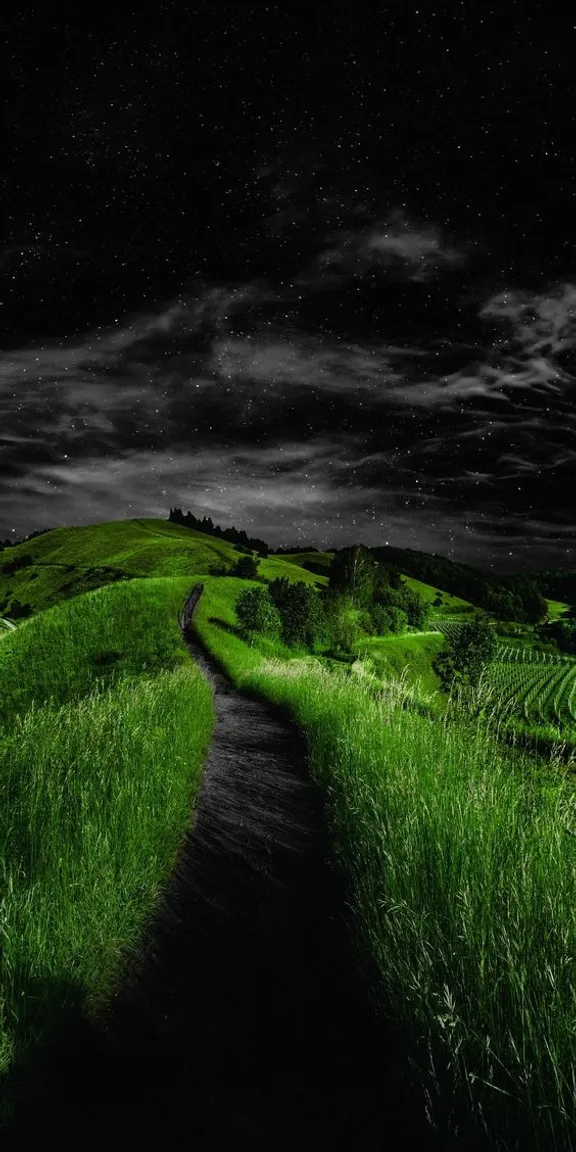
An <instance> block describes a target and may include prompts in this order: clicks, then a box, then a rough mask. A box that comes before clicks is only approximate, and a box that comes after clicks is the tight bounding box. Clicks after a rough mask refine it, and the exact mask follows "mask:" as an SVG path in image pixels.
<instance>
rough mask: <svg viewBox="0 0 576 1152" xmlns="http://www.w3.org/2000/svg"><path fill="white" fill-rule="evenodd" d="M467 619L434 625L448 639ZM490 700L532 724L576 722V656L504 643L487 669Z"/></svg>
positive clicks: (525, 645) (511, 716) (446, 621)
mask: <svg viewBox="0 0 576 1152" xmlns="http://www.w3.org/2000/svg"><path fill="white" fill-rule="evenodd" d="M463 624H464V621H463V620H461V621H457V620H449V619H442V618H438V619H436V620H433V621H431V623H430V626H431V627H432V628H434V629H435V630H436V631H438V632H441V633H442V635H444V636H446V638H447V639H451V638H452V637H454V636H455V635H456V634H457V632H458V630H459V628H461V627H462V625H463ZM486 685H487V687H488V688H489V689H491V690H492V691H491V700H490V704H491V705H493V706H496V707H497V708H498V710H499V711H500V710H501V711H502V712H503V713H504V714H505V715H506V716H508V717H510V718H514V719H516V720H522V721H524V722H525V723H526V724H530V725H545V724H553V725H555V726H556V727H558V728H560V729H562V728H563V727H565V728H573V726H574V725H575V724H576V657H574V656H569V655H567V654H566V653H563V652H553V651H550V652H547V651H545V650H544V649H540V648H537V647H534V646H531V645H529V644H516V645H515V644H506V643H504V644H503V643H500V644H498V647H497V649H496V657H495V659H494V660H493V661H492V663H491V664H490V665H489V668H488V669H487V672H486Z"/></svg>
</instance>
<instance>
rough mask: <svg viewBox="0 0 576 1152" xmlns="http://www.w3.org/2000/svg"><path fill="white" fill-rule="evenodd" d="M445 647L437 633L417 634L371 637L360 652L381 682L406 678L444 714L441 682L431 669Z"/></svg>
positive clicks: (361, 646)
mask: <svg viewBox="0 0 576 1152" xmlns="http://www.w3.org/2000/svg"><path fill="white" fill-rule="evenodd" d="M443 647H444V637H443V636H441V635H440V634H439V633H437V632H432V633H429V632H414V633H406V634H405V635H399V636H395V635H392V636H370V637H366V638H365V639H364V640H361V641H360V642H359V644H358V648H359V650H360V653H361V655H362V656H364V657H366V658H367V659H368V661H369V663H370V665H371V667H372V669H373V671H374V673H375V675H377V676H379V677H380V678H381V679H387V680H389V679H391V678H393V677H397V678H400V677H401V676H405V677H406V681H407V684H409V685H410V686H411V687H412V688H414V689H415V690H417V689H418V688H419V687H420V688H422V690H423V691H424V693H426V694H427V695H428V696H430V697H431V698H432V701H433V703H432V707H433V708H434V709H435V710H437V711H441V710H443V709H444V708H445V705H446V699H447V698H446V695H445V693H444V692H443V691H442V687H441V684H440V679H439V677H438V676H437V675H436V673H435V672H434V670H433V668H432V661H433V659H434V657H435V656H436V655H437V654H438V652H440V650H441V649H442V648H443Z"/></svg>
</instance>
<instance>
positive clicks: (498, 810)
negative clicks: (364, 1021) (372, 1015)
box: [195, 579, 576, 1152]
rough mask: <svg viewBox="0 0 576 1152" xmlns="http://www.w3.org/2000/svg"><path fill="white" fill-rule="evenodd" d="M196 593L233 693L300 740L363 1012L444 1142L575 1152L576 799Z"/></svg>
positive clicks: (500, 750) (486, 739)
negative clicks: (351, 945) (258, 704)
mask: <svg viewBox="0 0 576 1152" xmlns="http://www.w3.org/2000/svg"><path fill="white" fill-rule="evenodd" d="M204 584H205V591H204V595H203V596H202V598H201V600H200V603H199V605H198V608H197V612H196V616H195V627H196V628H197V631H198V634H199V636H200V637H201V639H202V640H203V642H204V643H205V644H206V645H207V646H208V648H209V649H210V650H211V651H212V652H213V654H214V655H215V657H216V658H217V659H218V660H219V661H220V662H221V664H222V665H223V666H224V667H225V668H226V669H227V671H228V673H229V674H230V676H231V677H232V678H233V680H234V682H235V683H236V684H237V685H239V686H243V687H244V688H248V689H251V690H253V691H257V692H259V693H260V694H261V695H262V696H263V697H265V698H266V699H267V700H270V701H272V702H275V703H278V704H281V705H283V706H285V707H286V708H287V709H288V710H289V712H290V714H291V715H292V716H293V717H294V718H295V720H296V721H297V723H298V724H299V726H300V727H301V729H302V730H303V731H304V732H305V733H306V737H307V741H308V749H309V758H310V766H311V769H312V772H313V775H314V778H315V779H316V780H317V781H318V782H319V783H320V784H321V785H322V787H323V788H324V790H325V792H326V794H327V795H328V797H329V800H330V819H331V825H332V835H333V838H334V843H335V845H336V848H337V852H338V855H339V858H340V860H341V862H342V865H343V868H344V869H345V872H346V875H347V877H348V885H349V926H350V932H351V934H352V937H353V938H354V940H355V941H356V943H357V946H358V955H359V956H362V957H366V972H367V974H368V976H369V978H370V980H371V981H372V986H373V995H374V1003H375V1004H376V1005H378V1008H379V1011H380V1012H381V1013H382V1014H384V1015H388V1016H389V1017H390V1018H392V1019H394V1020H396V1021H399V1022H401V1024H402V1025H403V1026H404V1036H405V1038H406V1045H407V1054H408V1057H409V1060H410V1063H411V1069H412V1079H413V1083H414V1086H415V1088H416V1089H418V1090H419V1091H420V1092H421V1093H422V1094H423V1095H424V1096H425V1098H426V1101H427V1108H428V1112H429V1115H430V1117H431V1119H432V1121H433V1123H434V1126H435V1128H436V1130H437V1132H438V1133H439V1135H440V1137H441V1140H442V1146H443V1147H444V1148H445V1149H457V1148H458V1149H460V1148H462V1149H463V1148H478V1149H488V1148H492V1149H501V1150H503V1152H504V1150H505V1152H509V1150H516V1149H517V1150H518V1152H520V1150H521V1149H522V1150H530V1152H536V1150H538V1152H542V1150H544V1149H546V1150H547V1149H550V1150H554V1152H556V1150H558V1152H559V1150H562V1152H569V1150H572V1149H573V1148H574V1146H575V1132H576V1126H575V1123H574V1094H575V1089H576V1074H575V1056H576V1043H575V1032H574V1021H575V1019H576V982H575V980H574V959H573V958H574V955H575V949H576V901H575V899H574V895H575V893H574V887H575V874H576V856H575V852H576V847H575V845H576V839H575V838H574V837H572V836H569V835H567V829H573V830H574V831H576V801H575V794H574V789H573V787H572V785H571V783H570V781H569V779H568V778H567V776H566V773H565V772H563V771H561V770H557V771H555V770H554V769H553V766H551V768H550V771H549V772H548V773H542V772H536V771H535V770H534V762H533V760H532V759H531V758H530V757H529V756H528V755H523V754H522V753H521V752H519V751H518V750H514V753H513V752H512V750H510V749H507V748H506V747H505V746H503V745H502V744H500V743H498V741H497V740H496V739H495V737H494V734H493V732H492V731H491V729H490V726H489V725H487V724H486V723H485V721H484V720H483V719H482V718H478V719H477V720H475V721H469V722H468V723H467V724H464V723H463V722H461V723H457V722H455V721H454V720H453V719H452V720H450V719H449V718H448V717H446V718H445V719H436V720H430V719H425V718H423V717H422V716H421V715H420V714H419V713H418V710H417V709H413V708H412V707H411V701H412V700H414V699H415V696H414V691H413V689H411V688H410V686H409V685H407V684H406V683H405V682H404V683H402V682H401V681H398V680H393V681H390V682H388V683H385V684H383V685H382V687H381V690H380V694H379V696H378V695H377V694H376V695H375V693H374V687H373V685H365V684H364V683H363V681H362V679H361V678H356V682H355V680H354V677H351V676H350V675H347V676H344V675H338V673H337V672H336V671H330V672H329V671H328V670H327V669H326V667H325V666H323V665H322V662H321V661H319V660H316V661H314V660H310V659H308V660H303V659H301V660H298V659H295V660H287V659H285V658H282V659H280V658H274V656H273V653H272V652H271V650H270V646H268V648H267V652H265V653H262V652H259V651H258V650H257V648H255V647H252V648H249V647H247V646H246V645H245V644H243V642H242V640H241V639H240V638H239V637H238V636H236V635H234V634H233V633H232V632H231V631H230V630H229V629H230V627H232V626H233V618H234V617H233V600H234V596H235V595H236V591H235V589H234V588H233V587H231V582H230V581H219V580H217V579H208V580H206V581H205V582H204ZM218 619H223V620H224V621H225V622H226V623H227V625H228V627H227V628H222V627H220V626H219V625H218V624H217V623H215V622H214V621H215V620H218ZM283 657H285V654H283ZM374 1059H375V1060H377V1059H378V1053H374ZM383 1128H385V1117H383Z"/></svg>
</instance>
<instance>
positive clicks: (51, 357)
mask: <svg viewBox="0 0 576 1152" xmlns="http://www.w3.org/2000/svg"><path fill="white" fill-rule="evenodd" d="M447 8H450V10H451V11H452V13H453V15H452V16H451V17H450V18H449V17H448V16H447V15H446V14H445V13H446V10H445V9H444V10H440V9H438V8H437V7H436V6H435V5H434V4H427V3H423V4H422V6H421V7H420V8H419V9H418V8H417V7H415V6H413V5H410V4H407V3H396V4H388V5H384V6H382V8H381V7H380V6H379V5H362V4H358V3H350V0H347V2H346V3H343V2H336V3H335V2H333V0H330V3H316V4H315V3H307V4H305V5H302V4H300V3H284V4H248V3H247V4H242V3H230V4H218V3H203V4H194V3H192V4H190V5H185V4H183V3H164V4H157V5H155V6H154V11H153V12H152V13H151V14H149V15H144V16H142V15H141V14H140V12H139V11H138V10H137V9H135V11H134V12H130V11H128V10H127V9H126V8H125V7H124V6H122V5H118V9H119V10H121V11H122V15H121V16H120V17H118V18H117V19H115V20H114V22H113V23H112V22H111V18H110V17H106V19H104V18H101V17H100V16H99V14H98V11H97V10H94V12H93V13H92V14H91V10H89V9H85V8H83V7H80V8H78V7H76V8H72V7H71V8H70V12H71V13H72V15H70V17H69V18H66V17H59V16H58V14H56V16H54V14H53V13H52V12H51V10H50V6H44V7H43V8H41V9H39V10H38V11H34V10H33V9H28V10H27V11H26V12H23V13H20V14H15V15H12V16H11V17H10V20H9V22H8V24H7V25H5V44H4V49H3V55H2V71H3V74H4V76H5V77H6V80H7V93H8V95H7V104H6V111H5V116H6V127H5V136H4V146H3V149H2V154H3V155H2V188H3V192H4V202H5V215H4V233H3V237H2V244H1V245H0V300H1V306H0V323H1V351H0V357H1V377H0V380H1V382H0V539H4V538H6V537H10V538H12V539H14V538H16V537H22V536H24V535H26V534H28V533H30V532H33V531H35V530H37V529H43V528H55V527H58V526H60V525H63V524H94V523H97V522H99V521H102V520H115V519H125V518H128V517H137V516H153V517H161V518H165V517H167V515H168V511H169V509H170V507H173V506H175V505H178V506H179V507H182V508H183V510H184V511H186V510H188V509H190V510H191V511H192V512H194V514H195V515H200V516H202V515H204V514H205V515H209V516H212V518H213V520H214V521H215V522H216V523H219V524H221V525H222V526H229V525H230V524H234V525H235V526H236V527H237V528H244V529H245V530H246V531H247V532H248V534H249V535H255V536H258V537H261V538H263V539H264V540H266V541H267V542H268V543H269V545H270V547H272V548H275V547H283V546H284V547H286V546H289V545H303V544H307V543H311V544H313V545H315V546H316V547H320V548H321V547H329V546H335V547H341V546H343V545H346V544H351V543H359V542H361V543H364V544H368V545H370V544H372V545H381V544H386V543H390V544H392V545H395V546H398V547H409V548H417V549H422V550H423V551H428V552H437V553H439V554H442V555H445V556H449V557H451V558H453V559H455V560H461V561H465V562H467V563H471V564H477V565H479V566H481V567H489V566H491V565H492V566H493V567H494V568H495V569H498V570H500V571H506V572H513V571H519V570H522V569H525V570H530V569H536V568H542V567H547V566H563V567H568V568H569V567H576V547H575V545H576V532H575V520H576V509H575V494H576V437H575V430H576V419H575V415H576V412H575V405H574V395H575V391H574V390H575V380H576V167H575V159H576V155H575V153H576V86H575V75H576V73H575V72H574V59H575V50H576V36H575V27H574V20H573V18H572V19H571V21H570V22H569V23H567V24H566V26H564V27H563V26H561V25H560V24H559V16H558V14H557V15H556V16H555V18H554V19H553V20H552V19H551V18H549V6H546V5H542V6H540V5H539V4H537V3H534V4H531V5H524V4H521V3H513V2H509V3H494V4H491V3H489V2H482V3H474V2H468V0H467V2H466V3H463V4H461V5H456V4H454V5H451V6H447ZM74 13H75V15H74ZM87 13H88V14H87ZM58 21H59V22H58Z"/></svg>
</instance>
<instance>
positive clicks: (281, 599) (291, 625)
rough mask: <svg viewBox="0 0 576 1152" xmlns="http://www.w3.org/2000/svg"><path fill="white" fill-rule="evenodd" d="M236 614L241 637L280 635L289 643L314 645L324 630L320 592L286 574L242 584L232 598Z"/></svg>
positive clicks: (250, 641)
mask: <svg viewBox="0 0 576 1152" xmlns="http://www.w3.org/2000/svg"><path fill="white" fill-rule="evenodd" d="M236 615H237V617H238V621H239V624H240V628H241V630H242V632H243V634H244V637H245V639H247V640H248V642H249V643H250V644H253V643H254V639H255V637H256V636H257V635H261V636H267V637H270V638H273V639H280V640H281V641H282V643H283V644H286V645H288V646H289V647H296V646H299V645H305V646H307V647H310V648H312V647H314V645H315V644H316V643H317V642H318V640H319V639H320V638H321V637H322V635H323V633H324V631H325V617H324V611H323V604H322V600H321V598H320V595H319V594H318V592H317V591H316V589H315V588H313V587H311V585H309V584H305V583H304V582H303V581H300V580H298V581H296V582H292V581H290V580H288V578H287V577H286V576H282V577H280V578H278V579H276V580H272V581H270V583H269V584H268V586H267V587H261V588H245V589H244V590H243V592H241V594H240V596H239V597H238V600H237V602H236Z"/></svg>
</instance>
